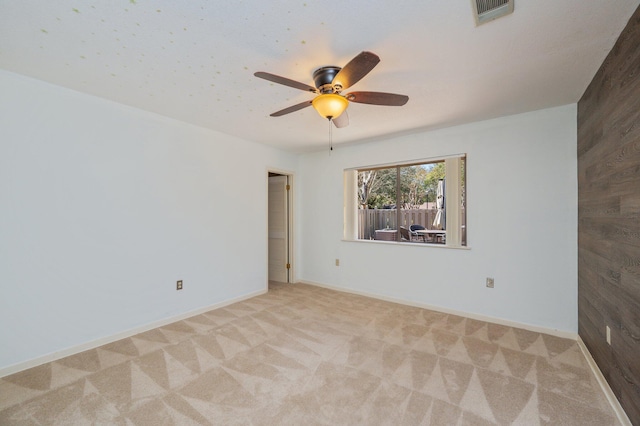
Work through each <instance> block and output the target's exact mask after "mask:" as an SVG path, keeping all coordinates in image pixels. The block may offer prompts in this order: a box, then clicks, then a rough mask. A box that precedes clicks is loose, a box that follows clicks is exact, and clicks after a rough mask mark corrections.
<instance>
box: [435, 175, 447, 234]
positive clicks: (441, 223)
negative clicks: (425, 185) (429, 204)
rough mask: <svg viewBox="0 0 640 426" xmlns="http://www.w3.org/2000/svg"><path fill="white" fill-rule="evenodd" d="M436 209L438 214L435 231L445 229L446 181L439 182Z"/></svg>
mask: <svg viewBox="0 0 640 426" xmlns="http://www.w3.org/2000/svg"><path fill="white" fill-rule="evenodd" d="M436 207H437V208H438V211H437V212H436V217H435V219H433V227H434V228H435V229H444V227H445V217H444V180H443V179H440V180H439V181H438V189H437V191H436Z"/></svg>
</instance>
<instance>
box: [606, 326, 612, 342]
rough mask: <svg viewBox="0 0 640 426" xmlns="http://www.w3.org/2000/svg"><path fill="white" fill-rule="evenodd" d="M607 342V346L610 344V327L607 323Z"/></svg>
mask: <svg viewBox="0 0 640 426" xmlns="http://www.w3.org/2000/svg"><path fill="white" fill-rule="evenodd" d="M606 327H607V343H608V344H609V346H611V329H610V328H609V326H608V325H607V326H606Z"/></svg>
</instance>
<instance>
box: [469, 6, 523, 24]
mask: <svg viewBox="0 0 640 426" xmlns="http://www.w3.org/2000/svg"><path fill="white" fill-rule="evenodd" d="M513 1H514V0H471V3H472V4H473V11H474V18H475V19H476V26H478V25H481V24H484V23H485V22H489V21H493V20H494V19H497V18H500V17H501V16H505V15H508V14H510V13H513Z"/></svg>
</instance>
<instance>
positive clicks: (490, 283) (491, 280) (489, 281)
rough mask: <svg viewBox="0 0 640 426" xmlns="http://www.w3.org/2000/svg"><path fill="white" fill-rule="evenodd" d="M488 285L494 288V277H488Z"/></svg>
mask: <svg viewBox="0 0 640 426" xmlns="http://www.w3.org/2000/svg"><path fill="white" fill-rule="evenodd" d="M487 287H488V288H493V278H488V277H487Z"/></svg>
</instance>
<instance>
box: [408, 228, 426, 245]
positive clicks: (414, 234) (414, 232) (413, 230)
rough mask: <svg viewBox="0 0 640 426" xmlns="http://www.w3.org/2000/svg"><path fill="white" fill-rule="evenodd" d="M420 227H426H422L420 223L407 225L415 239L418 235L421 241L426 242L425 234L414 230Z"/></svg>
mask: <svg viewBox="0 0 640 426" xmlns="http://www.w3.org/2000/svg"><path fill="white" fill-rule="evenodd" d="M420 229H427V228H425V227H424V226H422V225H411V226H410V227H409V231H410V232H411V235H412V236H413V237H416V239H417V238H418V237H422V241H424V242H425V243H426V242H427V236H426V234H418V233H417V232H416V231H418V230H420Z"/></svg>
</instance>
